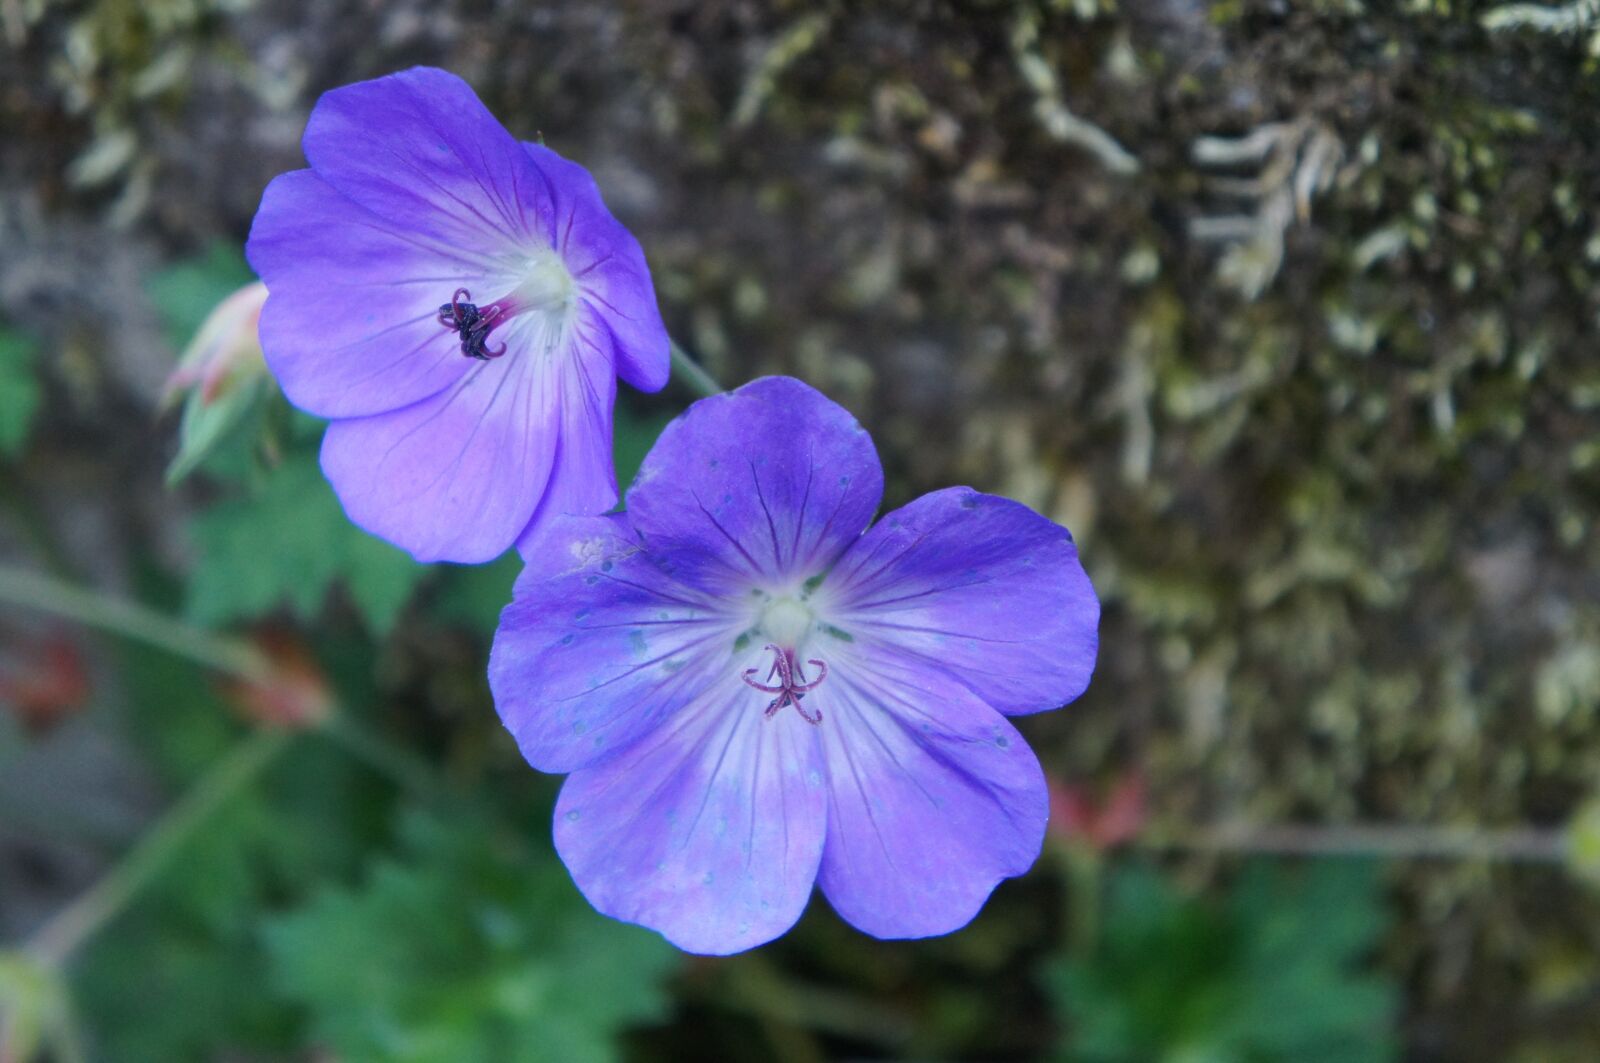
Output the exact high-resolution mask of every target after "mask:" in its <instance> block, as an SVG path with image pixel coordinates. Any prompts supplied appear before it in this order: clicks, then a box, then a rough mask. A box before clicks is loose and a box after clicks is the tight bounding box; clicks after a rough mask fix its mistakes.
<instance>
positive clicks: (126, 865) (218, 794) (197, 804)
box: [28, 730, 294, 967]
mask: <svg viewBox="0 0 1600 1063" xmlns="http://www.w3.org/2000/svg"><path fill="white" fill-rule="evenodd" d="M293 737H294V732H292V731H283V730H262V731H257V732H256V733H255V734H252V735H251V736H250V737H249V738H247V739H245V740H244V741H243V742H241V743H239V744H238V745H237V746H235V747H234V748H233V749H232V750H231V751H230V752H229V753H228V754H227V756H225V757H223V758H222V759H221V760H219V761H218V762H217V763H216V764H214V765H212V767H211V769H210V770H209V771H207V772H206V774H205V775H203V776H201V777H200V780H199V781H198V782H196V783H195V784H194V786H192V787H191V788H190V789H189V791H188V792H187V793H185V794H184V795H183V796H182V797H181V798H179V799H178V802H177V803H176V804H175V805H173V806H172V807H171V808H170V809H169V810H168V811H167V813H166V814H165V815H164V816H162V818H161V820H160V821H159V822H158V823H157V824H156V825H155V826H154V827H153V828H151V830H150V832H149V833H148V834H146V835H145V836H144V837H142V838H140V839H139V842H138V844H136V845H135V846H134V847H133V848H132V849H131V850H129V852H128V854H127V855H126V856H124V857H123V858H122V860H121V861H120V862H119V863H118V864H117V866H116V867H114V868H112V869H111V870H110V871H109V872H107V873H106V875H105V876H104V877H102V878H101V879H100V880H99V881H98V882H96V883H95V884H94V885H93V886H91V887H89V889H88V891H87V892H85V893H83V894H80V895H79V896H78V898H77V900H75V901H73V902H72V903H71V904H69V905H67V906H66V907H65V908H63V909H62V910H61V911H60V912H58V913H56V915H55V916H54V917H53V918H51V920H50V921H49V922H48V923H46V924H45V925H44V926H43V927H41V928H40V929H39V931H38V933H36V934H35V935H34V937H33V940H32V941H31V942H30V943H29V946H28V951H29V952H31V953H32V954H33V955H34V956H35V957H37V958H38V960H39V962H41V963H43V964H45V965H47V966H52V967H60V966H61V965H63V964H64V963H65V962H66V961H67V960H68V959H69V958H70V957H71V956H72V954H73V953H74V952H75V951H76V950H77V948H78V947H79V946H80V945H82V944H83V943H84V942H85V941H86V940H88V939H89V938H90V937H91V936H92V935H93V934H94V933H95V931H97V930H99V929H100V928H101V927H102V926H104V925H105V924H106V923H107V922H109V921H110V920H111V919H112V918H113V917H114V916H116V915H117V913H118V912H120V911H122V909H123V908H124V907H126V906H127V904H128V902H129V901H130V900H132V899H133V897H134V896H135V895H136V894H137V893H138V892H139V891H140V890H141V889H143V888H144V887H145V886H146V885H147V884H148V883H149V882H150V880H151V879H153V878H155V877H156V875H157V874H159V873H160V871H161V870H162V869H163V868H164V867H166V866H167V864H168V863H169V862H170V861H171V860H172V857H173V855H174V854H175V853H177V852H178V850H179V849H181V848H182V847H183V846H184V844H185V843H187V842H188V841H189V840H190V838H192V837H193V835H194V833H195V831H196V830H198V829H199V827H200V826H201V825H202V824H204V823H205V822H206V820H208V819H209V818H210V817H211V815H212V813H214V812H216V811H217V809H219V808H220V807H221V806H222V805H223V804H224V803H226V802H227V801H228V799H229V798H231V797H233V796H234V795H235V794H237V793H238V792H239V791H241V790H243V789H244V788H245V787H246V786H247V785H249V784H250V783H251V782H252V781H254V780H255V779H256V778H257V777H259V776H260V775H261V773H262V772H263V771H265V770H266V769H267V768H268V767H270V766H271V765H272V764H274V763H275V762H276V761H277V760H278V758H279V757H280V756H282V754H283V751H284V750H285V749H287V748H288V747H289V744H290V742H291V740H292V739H293Z"/></svg>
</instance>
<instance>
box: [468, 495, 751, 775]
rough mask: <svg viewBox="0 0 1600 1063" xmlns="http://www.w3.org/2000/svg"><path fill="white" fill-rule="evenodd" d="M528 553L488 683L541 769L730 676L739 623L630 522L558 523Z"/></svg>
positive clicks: (608, 744)
mask: <svg viewBox="0 0 1600 1063" xmlns="http://www.w3.org/2000/svg"><path fill="white" fill-rule="evenodd" d="M528 546H529V550H528V555H529V563H528V567H527V568H526V569H525V570H524V572H523V574H522V577H521V578H520V579H518V581H517V587H516V591H515V595H514V599H513V601H512V603H511V605H510V606H508V607H507V608H506V610H505V612H504V613H503V614H502V615H501V618H500V627H499V629H498V630H497V631H496V633H495V640H494V651H493V653H492V654H491V656H490V658H489V685H490V688H491V689H492V690H493V692H494V700H495V706H496V708H497V709H498V710H499V712H500V717H501V719H502V720H504V721H505V725H506V727H507V729H509V730H510V731H511V733H512V734H513V735H515V736H516V739H517V745H518V746H519V747H520V748H521V750H522V753H523V756H525V757H527V758H528V763H530V764H532V765H533V766H534V767H535V768H538V769H539V770H540V771H549V772H567V771H573V770H575V769H577V768H581V767H584V766H585V765H588V764H591V763H593V762H595V761H597V760H600V759H602V758H604V757H608V756H610V755H612V754H613V753H614V752H615V751H616V750H618V749H619V748H620V747H623V746H626V745H627V744H628V743H630V742H632V741H634V740H635V739H638V738H639V737H641V736H643V735H646V734H648V733H649V732H650V731H651V730H653V729H654V728H655V727H656V726H657V725H658V724H660V723H661V721H662V720H665V719H668V718H669V717H672V716H673V715H674V714H676V713H677V712H679V711H680V710H681V709H683V708H684V707H685V706H686V705H688V704H690V703H691V702H693V701H694V700H695V699H696V698H698V697H700V696H702V695H703V693H704V692H705V691H706V690H708V689H710V688H711V687H713V686H715V685H716V683H717V682H718V681H719V680H721V679H723V678H725V677H726V676H728V675H729V674H731V672H732V670H733V669H734V664H735V662H734V659H733V653H734V649H733V648H734V644H735V639H736V638H737V637H738V634H739V632H738V630H737V628H738V624H737V622H736V621H735V620H734V619H733V618H732V617H731V616H730V615H729V614H728V613H727V612H726V611H725V610H724V609H722V608H720V607H719V603H717V602H715V601H714V600H711V599H708V598H706V597H705V596H703V595H701V594H699V593H697V592H695V591H692V590H690V589H689V588H687V587H684V586H682V585H681V584H678V583H677V582H676V581H674V580H672V579H671V578H669V577H668V576H667V575H666V574H665V573H664V572H663V571H662V570H661V568H660V566H659V565H657V564H656V563H655V562H654V561H652V560H651V559H650V558H649V557H648V556H646V555H645V554H644V553H643V552H642V551H641V549H640V546H639V543H638V541H637V539H635V538H634V537H633V534H632V531H631V530H630V529H629V528H628V526H627V522H626V520H625V519H624V518H623V517H620V516H613V517H590V518H560V517H558V518H553V519H552V520H551V521H550V522H549V523H548V524H546V525H545V526H544V527H543V528H542V529H541V530H540V531H539V532H538V533H537V535H536V537H535V538H534V540H533V541H532V542H531V543H530V544H528ZM745 667H750V665H745Z"/></svg>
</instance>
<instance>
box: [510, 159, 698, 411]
mask: <svg viewBox="0 0 1600 1063" xmlns="http://www.w3.org/2000/svg"><path fill="white" fill-rule="evenodd" d="M524 147H526V148H527V150H528V154H529V155H531V156H532V157H533V160H534V161H535V162H536V163H537V164H538V166H539V168H540V170H541V171H543V173H544V175H545V179H546V180H547V181H548V182H549V187H550V189H551V194H552V195H553V197H554V206H553V207H552V209H551V226H552V231H551V232H550V233H549V234H548V235H549V237H550V240H551V242H552V243H553V244H554V246H555V248H556V251H557V252H559V253H560V255H561V258H562V260H563V261H564V262H565V263H566V265H567V269H568V270H569V271H571V273H572V278H573V280H574V281H575V282H576V283H577V285H578V291H579V293H580V294H579V301H580V303H581V308H580V310H579V315H580V323H579V327H580V328H582V329H584V330H585V331H587V332H588V333H590V335H591V336H592V337H593V342H595V343H596V344H601V343H603V344H604V345H605V346H606V347H607V349H609V350H610V351H611V352H612V358H613V361H614V362H615V364H616V369H617V373H618V375H620V376H621V377H622V379H623V380H626V381H627V382H628V383H629V384H632V385H633V386H634V387H636V388H638V389H639V390H640V391H660V390H661V389H662V388H663V387H665V386H666V383H667V377H668V375H669V373H670V372H671V368H672V359H671V346H670V343H669V341H668V339H667V329H666V326H665V325H664V324H662V322H661V310H660V308H659V307H658V306H657V304H656V293H655V287H654V286H653V285H652V284H651V282H650V267H649V266H648V265H647V264H646V263H645V258H644V249H643V248H641V247H640V246H639V241H638V240H636V239H634V236H633V234H632V233H630V232H629V231H628V230H627V229H626V228H624V227H623V225H622V223H621V222H619V221H617V219H616V218H614V217H612V215H611V212H610V211H609V210H607V209H606V205H605V203H604V201H603V200H601V198H600V189H599V186H597V185H596V184H595V181H594V177H593V176H591V175H590V173H589V171H588V170H586V169H584V168H583V167H582V166H579V165H578V164H577V163H575V162H570V161H568V160H567V159H563V158H562V157H561V156H560V155H557V154H556V153H555V152H553V151H551V150H550V149H549V148H547V147H545V146H544V145H542V144H526V145H524Z"/></svg>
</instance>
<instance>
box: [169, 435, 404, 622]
mask: <svg viewBox="0 0 1600 1063" xmlns="http://www.w3.org/2000/svg"><path fill="white" fill-rule="evenodd" d="M192 530H193V534H194V538H195V541H196V543H197V544H198V546H199V548H200V563H199V565H198V567H197V568H196V570H195V572H194V577H193V579H192V580H191V582H190V586H189V600H188V613H189V616H190V618H191V619H193V620H195V621H197V622H199V623H203V624H222V623H226V622H228V621H231V620H237V619H241V618H246V617H254V616H260V615H262V614H264V613H268V612H271V611H272V610H274V609H276V608H278V607H280V606H287V607H288V608H289V609H291V610H292V611H293V612H295V613H296V614H298V615H300V616H303V617H307V618H309V617H313V616H315V614H316V613H317V612H318V611H319V610H320V609H321V606H322V602H323V599H324V597H325V596H326V594H327V592H328V589H329V587H331V586H332V585H333V584H334V583H335V582H342V583H343V584H344V585H345V587H346V588H347V589H348V590H349V592H350V597H351V599H352V600H353V601H354V602H355V604H356V606H357V607H358V608H359V609H360V610H361V613H362V615H363V616H364V617H365V619H366V621H367V623H368V625H369V626H370V628H371V629H372V630H373V631H374V632H375V633H378V634H382V633H385V632H387V631H388V630H389V628H390V627H392V626H393V624H394V621H395V619H396V618H397V617H398V615H399V612H400V609H401V608H402V607H403V606H404V605H405V604H406V602H407V600H408V599H409V598H410V596H411V591H412V589H413V588H414V586H415V585H416V582H417V580H418V578H420V576H421V574H422V572H423V571H424V570H423V568H422V566H420V565H418V564H417V563H416V562H414V561H412V560H411V558H410V557H409V556H407V555H406V554H405V553H403V552H401V551H399V550H397V549H395V548H394V547H392V546H389V545H388V544H387V543H384V542H382V541H380V540H378V539H375V538H373V537H372V536H370V535H367V534H366V533H365V532H363V531H361V530H360V529H359V528H357V527H355V526H354V525H352V524H351V523H350V522H349V521H348V520H347V519H346V518H345V515H344V511H343V510H342V509H340V507H339V501H338V499H337V498H335V497H334V495H333V491H332V489H331V488H329V487H328V484H327V482H326V481H325V480H324V479H323V478H322V473H321V470H319V469H318V468H317V465H316V462H315V460H314V459H313V458H311V457H310V456H309V455H298V454H297V455H295V456H294V457H291V458H290V459H288V460H286V461H285V462H284V464H283V465H282V466H280V467H279V468H278V469H276V470H275V471H274V472H273V473H272V474H271V475H270V476H269V477H268V478H267V480H266V483H265V485H264V486H263V487H262V488H261V490H259V491H258V492H256V493H255V494H254V495H251V496H247V497H242V498H234V499H231V500H228V501H225V502H221V503H219V504H217V505H215V506H212V507H211V508H210V509H209V510H207V511H205V512H204V513H202V514H200V515H199V516H198V517H196V518H195V519H194V521H193V525H192Z"/></svg>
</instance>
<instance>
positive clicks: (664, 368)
mask: <svg viewBox="0 0 1600 1063" xmlns="http://www.w3.org/2000/svg"><path fill="white" fill-rule="evenodd" d="M304 147H305V153H306V158H307V160H308V161H309V162H310V164H311V168H310V169H308V170H295V171H293V172H291V173H286V174H283V175H282V176H280V177H278V178H277V179H276V180H274V181H273V182H272V183H271V184H270V185H269V186H268V187H267V191H266V194H265V195H264V196H263V197H262V200H261V208H260V210H259V211H258V212H257V213H256V220H255V225H254V227H253V228H252V229H251V231H250V244H249V256H250V262H251V264H252V265H254V266H255V268H256V272H257V273H259V274H260V275H261V278H262V280H264V281H265V282H266V285H267V289H268V290H269V291H270V293H271V295H270V298H268V300H267V305H266V309H265V310H264V311H263V313H262V317H261V343H262V347H263V349H264V351H265V353H266V358H267V364H268V366H269V367H270V368H271V369H272V372H273V373H274V374H275V375H276V376H277V378H278V382H279V384H281V385H282V387H283V392H284V394H285V395H287V396H288V397H289V400H290V401H291V402H293V403H294V404H295V405H296V406H299V407H300V408H301V409H303V410H305V411H307V412H308V413H313V414H316V415H317V416H319V417H326V418H329V419H330V420H332V422H333V423H332V424H331V425H330V426H329V427H328V431H327V434H326V435H325V436H324V438H323V443H322V468H323V471H324V472H325V473H326V474H327V477H328V479H329V481H331V482H332V484H333V487H334V490H335V491H337V492H338V494H339V498H340V500H341V501H342V502H343V503H344V507H345V512H346V513H347V514H349V516H350V519H351V520H352V521H354V522H355V523H357V524H359V525H360V526H361V527H363V528H365V529H366V530H368V531H370V532H372V533H373V534H375V535H380V536H382V537H383V538H385V539H388V540H389V541H391V542H393V543H395V544H396V545H398V546H401V547H404V548H405V549H407V550H409V551H410V552H411V553H412V554H414V555H415V556H416V557H417V559H418V560H422V561H434V560H446V561H487V560H489V559H491V558H493V557H496V556H497V555H499V554H501V553H502V552H504V551H505V549H506V548H507V547H509V546H511V545H512V544H513V543H520V542H521V541H522V540H525V539H526V538H527V536H528V535H530V534H531V533H532V531H533V529H534V528H536V527H537V525H538V524H539V523H540V522H541V521H542V520H543V519H545V518H546V517H548V516H552V515H556V514H591V513H602V512H604V511H606V510H608V509H610V508H611V507H612V506H614V505H615V504H616V500H617V488H616V476H615V473H614V472H613V468H612V463H611V409H612V403H613V400H614V399H615V396H616V389H617V380H616V378H617V376H618V375H620V376H621V377H622V379H623V380H626V381H627V382H628V383H630V384H632V385H633V386H634V387H637V388H641V389H643V390H646V391H655V390H658V389H659V388H661V387H662V386H663V385H664V384H665V383H666V381H667V372H668V364H669V361H668V350H669V347H668V341H667V334H666V330H665V328H663V326H662V324H661V315H660V312H659V311H658V310H657V308H656V301H655V294H654V291H653V289H652V288H651V284H650V272H649V269H648V267H647V266H646V265H645V261H644V255H643V253H642V252H641V251H640V249H639V244H638V242H637V241H636V240H634V238H633V237H632V236H631V235H630V234H629V233H628V231H627V230H626V229H624V228H623V227H622V225H621V224H620V223H618V222H617V220H616V219H615V218H613V217H612V216H611V215H610V213H609V212H608V211H607V210H606V207H605V204H604V203H602V202H601V201H600V193H599V190H598V189H597V188H596V187H595V183H594V180H593V179H592V178H591V177H590V176H589V173H588V171H586V170H585V169H583V167H581V166H578V165H576V164H575V163H571V162H568V161H566V160H565V159H563V158H561V156H559V155H557V154H556V153H555V152H553V151H551V150H549V149H548V148H545V147H543V146H541V145H538V144H522V143H518V142H517V141H516V140H515V139H514V138H513V137H512V136H511V134H509V133H507V132H506V130H505V129H504V128H503V127H502V126H501V125H500V123H498V122H496V121H495V119H494V117H493V116H492V115H491V114H490V113H489V112H488V110H487V109H485V108H484V106H483V104H482V103H481V102H480V101H479V100H478V97H477V96H476V95H474V94H473V92H472V89H471V88H470V87H468V86H467V84H466V83H465V82H463V81H462V80H461V79H460V78H458V77H455V76H454V75H452V74H448V73H445V72H444V71H442V70H432V69H428V68H425V67H419V68H417V69H414V70H407V71H405V72H404V73H400V74H394V75H392V76H390V77H384V78H378V79H377V80H375V81H363V82H361V83H359V84H355V85H349V86H346V87H344V88H341V89H335V90H334V91H332V92H329V93H327V94H326V95H324V96H323V97H322V99H321V100H320V101H318V103H317V106H316V109H315V110H314V111H312V113H311V120H310V122H309V124H308V125H307V126H306V132H305V139H304Z"/></svg>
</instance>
